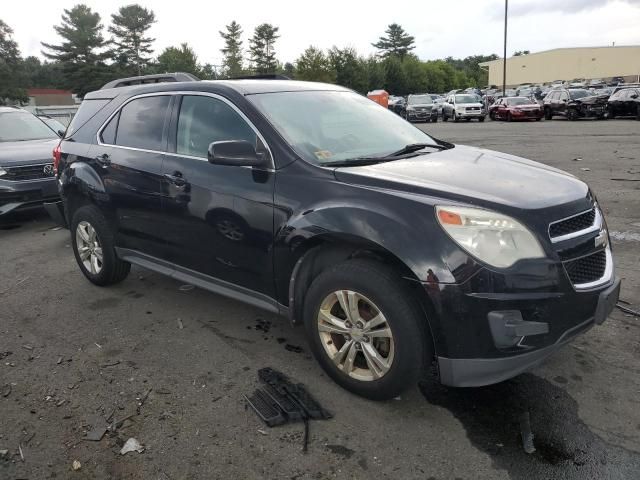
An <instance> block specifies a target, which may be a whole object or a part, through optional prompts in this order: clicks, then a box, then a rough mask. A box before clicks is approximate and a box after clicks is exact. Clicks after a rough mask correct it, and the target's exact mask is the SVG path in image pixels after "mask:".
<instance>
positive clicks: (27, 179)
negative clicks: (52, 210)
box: [0, 107, 60, 217]
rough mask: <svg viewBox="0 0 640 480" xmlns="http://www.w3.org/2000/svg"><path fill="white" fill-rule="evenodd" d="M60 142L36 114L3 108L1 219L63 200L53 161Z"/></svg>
mask: <svg viewBox="0 0 640 480" xmlns="http://www.w3.org/2000/svg"><path fill="white" fill-rule="evenodd" d="M59 141H60V138H59V137H58V135H57V134H56V132H54V131H53V130H52V129H51V128H50V127H48V126H47V124H45V123H44V122H43V121H42V120H40V119H39V118H38V117H36V116H35V115H33V114H31V113H29V112H27V111H25V110H22V109H19V108H14V107H0V217H2V216H3V215H6V214H9V213H10V212H16V211H19V210H25V209H29V208H33V207H41V206H42V204H43V203H44V202H48V201H55V200H58V199H59V196H58V188H57V187H56V179H55V175H54V171H53V162H52V160H51V151H52V150H53V149H54V147H55V146H56V145H57V144H58V142H59Z"/></svg>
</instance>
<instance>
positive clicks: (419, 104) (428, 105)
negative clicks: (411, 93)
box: [407, 103, 434, 108]
mask: <svg viewBox="0 0 640 480" xmlns="http://www.w3.org/2000/svg"><path fill="white" fill-rule="evenodd" d="M433 105H434V104H433V103H412V104H411V105H407V107H420V108H424V107H433Z"/></svg>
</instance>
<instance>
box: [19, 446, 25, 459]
mask: <svg viewBox="0 0 640 480" xmlns="http://www.w3.org/2000/svg"><path fill="white" fill-rule="evenodd" d="M18 451H19V452H20V460H22V461H23V462H24V453H23V452H22V444H19V445H18Z"/></svg>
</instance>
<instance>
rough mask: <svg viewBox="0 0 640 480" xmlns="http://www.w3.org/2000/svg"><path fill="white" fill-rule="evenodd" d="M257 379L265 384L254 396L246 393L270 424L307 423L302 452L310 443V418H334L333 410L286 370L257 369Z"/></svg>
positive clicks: (257, 411)
mask: <svg viewBox="0 0 640 480" xmlns="http://www.w3.org/2000/svg"><path fill="white" fill-rule="evenodd" d="M258 378H259V379H260V381H261V382H262V383H264V384H265V385H264V387H263V388H260V389H256V390H255V391H254V392H253V394H252V395H251V396H249V397H248V396H246V395H244V399H245V401H246V402H247V404H248V405H249V406H250V407H251V408H252V409H253V410H254V411H255V412H256V414H257V415H258V417H260V419H261V420H262V421H263V422H264V423H265V424H266V425H267V426H268V427H275V426H277V425H283V424H285V423H287V422H295V421H302V422H304V439H303V444H302V451H303V452H306V451H307V445H308V443H309V420H310V419H313V420H323V419H329V418H332V415H331V413H329V412H328V411H327V410H325V409H324V408H322V407H321V406H320V404H319V403H318V402H317V401H316V400H315V399H314V398H313V397H312V396H311V395H310V394H309V393H308V392H307V391H306V389H305V388H304V386H303V385H302V384H300V383H298V384H293V383H292V382H291V381H290V380H289V378H288V377H287V376H286V375H284V374H283V373H281V372H279V371H277V370H273V369H272V368H262V369H260V370H258Z"/></svg>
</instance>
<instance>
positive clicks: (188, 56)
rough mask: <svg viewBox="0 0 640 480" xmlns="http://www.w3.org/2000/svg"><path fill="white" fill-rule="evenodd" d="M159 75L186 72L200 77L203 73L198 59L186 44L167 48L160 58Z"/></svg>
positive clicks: (157, 65)
mask: <svg viewBox="0 0 640 480" xmlns="http://www.w3.org/2000/svg"><path fill="white" fill-rule="evenodd" d="M156 70H157V71H158V73H166V72H186V73H191V74H192V75H196V76H198V75H199V74H200V73H201V68H200V65H199V64H198V57H197V56H196V54H195V52H194V51H193V49H192V48H191V47H190V46H189V45H187V44H186V43H182V44H180V46H179V47H167V48H165V49H164V50H163V51H162V53H161V54H160V55H159V56H158V63H157V64H156Z"/></svg>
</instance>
